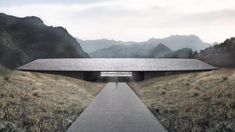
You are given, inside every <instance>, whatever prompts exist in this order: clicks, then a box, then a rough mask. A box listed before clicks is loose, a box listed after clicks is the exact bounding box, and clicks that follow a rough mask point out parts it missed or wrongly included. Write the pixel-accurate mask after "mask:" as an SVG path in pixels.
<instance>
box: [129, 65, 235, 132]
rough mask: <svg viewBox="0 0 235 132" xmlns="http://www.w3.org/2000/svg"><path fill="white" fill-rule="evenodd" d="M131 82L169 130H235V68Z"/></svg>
mask: <svg viewBox="0 0 235 132" xmlns="http://www.w3.org/2000/svg"><path fill="white" fill-rule="evenodd" d="M129 85H130V86H131V87H132V88H133V89H134V91H135V92H136V93H137V95H138V96H139V97H140V98H141V99H142V101H143V102H144V103H145V104H146V106H148V107H149V109H150V110H151V111H152V112H153V113H154V115H156V117H157V118H158V119H159V120H160V121H161V122H162V124H163V125H164V126H165V127H166V128H167V129H168V130H169V131H170V132H190V131H191V132H204V131H208V132H216V131H217V132H234V131H235V69H220V70H216V71H209V72H200V73H185V74H179V75H171V76H165V77H159V78H153V79H150V80H147V81H142V82H135V83H134V82H133V83H129Z"/></svg>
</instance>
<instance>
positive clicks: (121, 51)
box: [90, 44, 171, 58]
mask: <svg viewBox="0 0 235 132" xmlns="http://www.w3.org/2000/svg"><path fill="white" fill-rule="evenodd" d="M169 52H171V49H169V48H168V47H166V46H165V45H163V44H159V45H157V46H155V47H153V48H150V47H149V46H148V45H137V44H133V45H113V46H111V47H108V48H104V49H101V50H97V51H95V52H93V53H90V56H91V57H93V58H149V57H151V58H153V57H160V56H163V55H164V54H166V53H169Z"/></svg>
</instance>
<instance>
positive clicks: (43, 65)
mask: <svg viewBox="0 0 235 132" xmlns="http://www.w3.org/2000/svg"><path fill="white" fill-rule="evenodd" d="M18 69H19V70H32V71H203V70H213V69H216V68H215V67H213V66H211V65H208V64H206V63H204V62H202V61H199V60H196V59H150V58H145V59H141V58H129V59H128V58H122V59H94V58H90V59H84V58H82V59H78V58H75V59H38V60H35V61H33V62H30V63H28V64H26V65H24V66H22V67H19V68H18Z"/></svg>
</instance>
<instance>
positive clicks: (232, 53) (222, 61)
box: [196, 37, 235, 67]
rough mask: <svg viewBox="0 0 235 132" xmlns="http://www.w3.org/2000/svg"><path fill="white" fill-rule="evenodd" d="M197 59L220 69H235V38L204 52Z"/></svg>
mask: <svg viewBox="0 0 235 132" xmlns="http://www.w3.org/2000/svg"><path fill="white" fill-rule="evenodd" d="M196 58H198V59H200V60H202V61H205V62H207V63H209V64H212V65H214V66H218V67H235V38H234V37H233V38H230V39H227V40H225V41H224V42H223V43H221V44H217V45H214V46H212V47H209V48H206V49H205V50H202V51H201V52H200V53H199V54H198V55H197V56H196Z"/></svg>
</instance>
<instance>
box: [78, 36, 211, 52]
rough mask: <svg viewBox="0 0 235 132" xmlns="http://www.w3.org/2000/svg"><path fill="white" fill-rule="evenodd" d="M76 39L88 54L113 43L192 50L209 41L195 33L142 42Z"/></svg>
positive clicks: (205, 44) (204, 46) (200, 47)
mask: <svg viewBox="0 0 235 132" xmlns="http://www.w3.org/2000/svg"><path fill="white" fill-rule="evenodd" d="M77 40H78V42H79V43H80V44H81V47H82V48H83V49H84V50H85V51H86V52H87V53H89V54H90V53H94V52H96V51H98V50H101V49H105V48H109V47H111V46H115V45H124V46H125V45H128V46H130V45H140V46H143V47H146V48H148V49H151V48H154V47H155V46H157V45H158V44H160V43H162V44H164V45H165V46H167V47H169V48H170V49H171V50H178V49H183V48H190V49H192V50H193V51H199V50H202V49H205V48H207V47H209V46H210V44H209V43H206V42H203V41H202V40H201V39H200V38H199V37H197V36H195V35H172V36H169V37H166V38H161V39H156V38H152V39H149V40H148V41H143V42H133V41H130V42H124V41H115V40H108V39H99V40H81V39H77ZM144 45H145V46H144Z"/></svg>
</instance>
